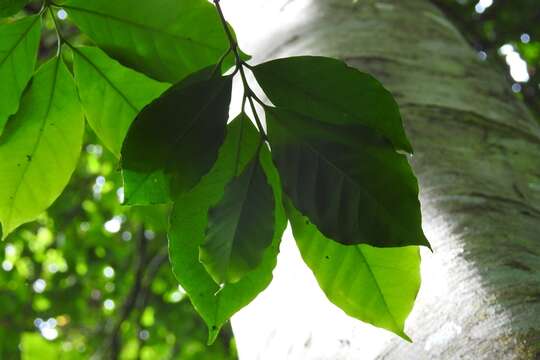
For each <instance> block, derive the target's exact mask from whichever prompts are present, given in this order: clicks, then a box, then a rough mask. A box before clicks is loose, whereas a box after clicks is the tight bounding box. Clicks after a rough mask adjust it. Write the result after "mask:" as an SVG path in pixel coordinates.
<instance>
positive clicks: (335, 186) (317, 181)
mask: <svg viewBox="0 0 540 360" xmlns="http://www.w3.org/2000/svg"><path fill="white" fill-rule="evenodd" d="M267 122H268V130H269V137H270V144H271V146H272V156H273V159H274V162H275V163H276V165H277V167H278V169H279V173H280V176H281V180H282V183H283V188H284V191H285V192H286V193H287V195H288V196H289V197H290V198H291V200H292V202H293V204H294V206H295V207H296V208H297V209H298V210H300V212H301V213H302V214H304V215H306V216H307V217H308V218H309V219H310V220H311V221H312V222H313V223H314V224H315V225H317V227H318V229H319V230H320V231H321V232H322V233H323V234H324V235H325V236H326V237H328V238H331V239H333V240H335V241H337V242H340V243H342V244H359V243H365V244H370V245H373V246H378V247H396V246H405V245H428V243H427V240H426V238H425V236H424V234H423V232H422V228H421V216H420V203H419V201H418V185H417V182H416V178H415V177H414V175H413V173H412V170H411V168H410V166H409V164H408V162H407V159H406V158H405V156H404V155H401V154H398V153H396V152H395V151H394V149H393V147H392V145H391V144H390V143H389V142H388V141H387V140H386V139H385V138H383V137H381V136H380V135H378V134H377V133H376V132H375V131H373V130H371V129H369V128H367V127H365V126H362V125H352V124H350V125H336V124H331V123H327V122H322V121H318V120H316V119H313V118H310V117H307V116H305V115H301V114H298V113H294V112H291V111H287V110H283V109H270V108H269V109H268V111H267Z"/></svg>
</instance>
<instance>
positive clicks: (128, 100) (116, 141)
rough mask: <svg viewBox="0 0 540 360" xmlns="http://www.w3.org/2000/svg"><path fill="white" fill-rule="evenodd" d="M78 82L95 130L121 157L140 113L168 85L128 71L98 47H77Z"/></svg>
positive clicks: (75, 62)
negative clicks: (133, 124) (130, 129)
mask: <svg viewBox="0 0 540 360" xmlns="http://www.w3.org/2000/svg"><path fill="white" fill-rule="evenodd" d="M73 59H74V72H75V81H76V83H77V88H78V90H79V96H80V98H81V102H82V105H83V108H84V111H85V114H86V118H87V119H88V122H89V123H90V126H91V127H92V129H93V130H94V131H95V132H96V134H97V135H98V136H99V138H100V139H101V141H103V143H104V144H105V145H106V146H107V148H108V149H109V150H111V151H112V153H113V154H115V155H116V156H117V157H119V156H120V150H121V148H122V142H123V141H124V137H125V135H126V133H127V131H128V129H129V125H130V124H131V122H132V121H133V119H135V117H136V116H137V114H138V113H139V111H140V110H141V109H142V108H143V107H144V106H145V105H147V104H148V103H150V102H151V101H152V100H154V99H155V98H157V97H158V96H159V95H160V94H161V93H163V92H164V91H165V90H166V89H167V88H168V87H169V85H168V84H165V83H160V82H157V81H155V80H153V79H150V78H148V77H146V76H145V75H143V74H140V73H137V72H136V71H134V70H131V69H129V68H126V67H124V66H122V65H121V64H119V63H118V62H117V61H115V60H113V59H111V58H109V57H108V56H107V55H106V54H105V53H104V52H103V51H101V50H100V49H98V48H96V47H80V48H74V51H73Z"/></svg>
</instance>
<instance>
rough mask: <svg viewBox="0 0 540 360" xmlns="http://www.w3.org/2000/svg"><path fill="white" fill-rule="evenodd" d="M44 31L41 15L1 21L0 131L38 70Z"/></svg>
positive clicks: (0, 132)
mask: <svg viewBox="0 0 540 360" xmlns="http://www.w3.org/2000/svg"><path fill="white" fill-rule="evenodd" d="M40 33H41V20H40V17H39V16H30V17H27V18H24V19H21V20H18V21H15V22H13V23H6V24H0V134H2V131H3V129H4V126H5V124H6V122H7V120H8V118H9V116H11V115H13V114H14V113H16V112H17V109H18V107H19V100H20V97H21V94H22V93H23V90H24V89H25V88H26V85H27V84H28V81H29V80H30V79H31V78H32V74H33V73H34V67H35V65H36V60H37V51H38V46H39V36H40Z"/></svg>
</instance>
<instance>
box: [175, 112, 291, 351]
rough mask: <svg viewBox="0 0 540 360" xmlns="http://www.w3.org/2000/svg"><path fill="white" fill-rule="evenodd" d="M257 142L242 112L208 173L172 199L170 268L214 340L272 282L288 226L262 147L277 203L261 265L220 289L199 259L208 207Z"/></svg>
mask: <svg viewBox="0 0 540 360" xmlns="http://www.w3.org/2000/svg"><path fill="white" fill-rule="evenodd" d="M259 142H260V138H259V134H258V133H257V131H256V130H255V128H254V127H253V125H252V124H251V123H250V122H249V120H248V119H246V118H245V117H244V116H241V117H240V118H237V119H236V120H234V121H233V122H232V123H231V124H230V125H229V130H228V132H227V138H226V139H225V142H224V144H223V146H222V148H221V149H220V152H219V157H218V160H217V161H216V164H215V165H214V167H213V168H212V170H211V171H210V173H208V175H206V176H205V177H203V179H202V180H201V182H200V183H199V184H198V185H197V186H196V187H194V188H193V189H192V190H191V191H189V192H187V193H184V194H182V195H180V196H179V197H178V198H177V199H176V201H175V205H174V209H173V212H172V214H171V219H170V224H171V225H170V229H169V255H170V259H171V263H172V267H173V271H174V273H175V275H176V277H177V279H178V281H179V282H180V284H181V286H182V287H183V288H184V289H185V290H186V292H187V294H188V295H189V297H190V299H191V302H192V303H193V305H194V307H195V309H196V310H197V311H198V312H199V314H200V315H201V316H202V318H203V319H204V321H205V322H206V324H207V325H208V329H209V341H210V342H213V341H214V340H215V338H216V336H217V335H218V332H219V329H220V328H221V326H222V325H223V324H224V323H225V322H226V321H227V320H228V319H229V318H230V317H231V316H232V315H233V314H234V313H235V312H237V311H238V310H239V309H241V308H242V307H244V306H245V305H247V304H248V303H249V302H251V300H253V299H254V298H255V296H257V294H258V293H259V292H261V291H262V290H263V289H264V288H266V286H268V284H269V283H270V281H271V280H272V269H273V268H274V266H275V265H276V256H277V253H278V249H279V243H280V240H281V236H282V234H283V231H284V229H285V225H286V219H285V214H284V210H283V207H282V205H281V189H280V185H279V177H278V174H277V171H276V170H275V168H274V167H273V165H272V161H271V157H270V154H269V152H268V150H267V149H266V148H263V149H262V152H261V156H260V159H261V165H262V167H263V169H264V172H265V174H266V176H267V179H268V182H269V183H270V186H271V187H272V190H273V192H274V197H275V204H276V207H275V214H274V220H275V224H274V237H273V240H272V244H271V245H270V246H269V247H268V249H267V250H266V251H265V253H264V256H263V259H262V262H261V264H260V265H259V266H258V267H257V268H256V269H254V270H253V271H251V272H249V273H247V274H246V275H245V276H244V277H243V278H242V279H240V281H238V282H236V283H233V284H225V285H223V287H222V288H220V286H218V285H217V284H216V283H215V282H214V280H213V279H212V277H211V276H210V275H209V274H208V272H207V271H206V269H205V268H204V266H203V265H202V264H201V263H200V262H199V246H200V245H201V244H202V243H203V241H204V238H205V229H206V227H207V223H208V221H207V220H208V210H209V209H210V208H211V207H212V206H214V205H215V204H216V203H218V202H219V201H220V199H222V198H223V193H224V191H225V188H226V186H227V184H228V183H229V182H230V181H231V179H232V178H233V177H234V174H235V169H236V168H237V169H239V170H242V169H244V167H245V166H246V165H247V164H248V163H249V162H250V161H251V159H253V156H254V155H255V153H256V151H257V148H258V145H259Z"/></svg>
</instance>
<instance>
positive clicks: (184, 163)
mask: <svg viewBox="0 0 540 360" xmlns="http://www.w3.org/2000/svg"><path fill="white" fill-rule="evenodd" d="M212 68H213V67H210V68H206V69H204V70H202V71H199V72H197V73H195V74H192V75H190V76H189V77H187V78H186V79H184V80H182V81H181V82H179V83H178V84H176V85H174V86H173V87H171V88H170V89H169V90H167V91H166V92H165V93H164V94H163V95H161V96H160V97H159V98H158V99H156V100H154V101H153V102H152V103H151V104H150V105H148V106H146V107H145V108H144V109H143V110H142V111H141V113H140V114H139V115H138V116H137V118H136V119H135V121H134V122H133V124H132V125H131V128H130V129H129V131H128V134H127V136H126V139H125V140H124V145H123V147H122V169H123V177H124V189H125V190H124V191H125V203H126V204H128V205H136V204H141V205H142V204H156V203H164V202H168V201H169V200H170V199H171V193H172V194H173V195H174V196H176V195H177V194H179V193H181V192H184V191H186V190H189V189H190V188H192V187H193V186H194V185H195V184H196V183H197V182H198V181H199V180H200V178H201V176H203V175H204V174H206V173H207V172H208V170H210V168H211V167H212V165H213V164H214V162H215V160H216V157H217V153H218V149H219V147H220V146H221V144H222V143H223V139H224V137H225V129H226V125H227V119H228V115H229V103H230V101H231V89H232V77H231V76H226V77H222V76H220V75H217V76H212Z"/></svg>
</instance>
